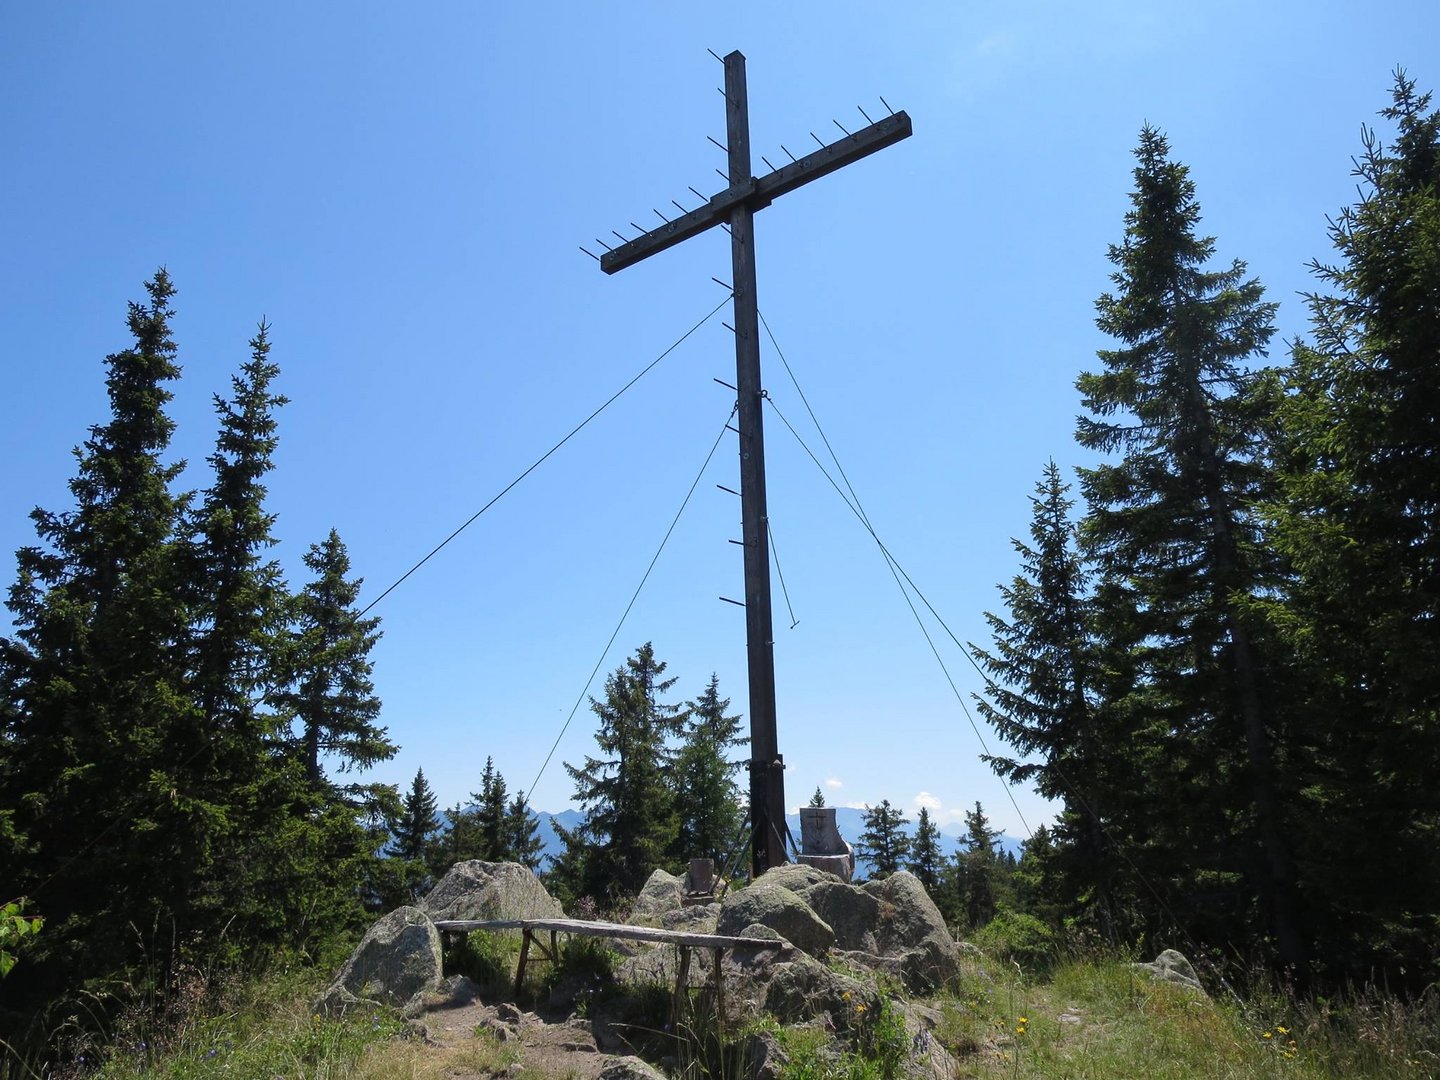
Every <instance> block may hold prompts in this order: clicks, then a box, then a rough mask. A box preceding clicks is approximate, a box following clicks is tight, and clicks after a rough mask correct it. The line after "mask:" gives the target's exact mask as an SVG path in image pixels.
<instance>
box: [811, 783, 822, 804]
mask: <svg viewBox="0 0 1440 1080" xmlns="http://www.w3.org/2000/svg"><path fill="white" fill-rule="evenodd" d="M824 805H825V793H824V792H823V791H821V790H820V785H819V784H816V785H815V794H814V795H811V796H810V806H811V808H812V809H815V810H819V809H821V808H823V807H824Z"/></svg>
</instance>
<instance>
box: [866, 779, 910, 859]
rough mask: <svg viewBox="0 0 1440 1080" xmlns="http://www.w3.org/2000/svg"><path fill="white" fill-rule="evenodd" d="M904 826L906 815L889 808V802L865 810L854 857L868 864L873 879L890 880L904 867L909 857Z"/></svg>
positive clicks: (908, 844) (883, 801)
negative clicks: (857, 849)
mask: <svg viewBox="0 0 1440 1080" xmlns="http://www.w3.org/2000/svg"><path fill="white" fill-rule="evenodd" d="M907 824H908V822H907V821H906V820H905V815H904V814H902V813H901V812H900V811H899V810H898V809H896V808H895V807H893V806H891V805H890V800H889V799H881V800H880V805H879V806H871V807H867V808H866V810H865V831H864V832H862V833H861V834H860V844H859V847H860V850H859V851H858V852H857V854H858V855H860V857H861V858H863V859H865V860H866V861H867V862H869V863H870V865H871V867H872V868H873V870H874V876H875V877H877V878H882V877H889V876H890V875H891V874H893V873H895V871H897V870H899V869H900V868H901V867H902V866H903V865H904V863H905V857H906V856H907V855H909V854H910V837H909V836H908V835H907V834H906V833H905V830H904V826H905V825H907Z"/></svg>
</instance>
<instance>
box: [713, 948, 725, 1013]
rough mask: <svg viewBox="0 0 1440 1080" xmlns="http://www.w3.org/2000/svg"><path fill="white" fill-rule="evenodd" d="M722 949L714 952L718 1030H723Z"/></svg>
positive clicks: (723, 981)
mask: <svg viewBox="0 0 1440 1080" xmlns="http://www.w3.org/2000/svg"><path fill="white" fill-rule="evenodd" d="M724 955H725V950H724V949H716V950H715V1016H716V1018H717V1019H718V1020H719V1021H720V1030H721V1031H722V1032H723V1031H724V1030H725V976H724V975H723V974H721V971H720V958H721V957H722V956H724Z"/></svg>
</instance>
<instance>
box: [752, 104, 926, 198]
mask: <svg viewBox="0 0 1440 1080" xmlns="http://www.w3.org/2000/svg"><path fill="white" fill-rule="evenodd" d="M913 132H914V128H913V125H912V124H911V123H910V117H909V115H908V114H907V113H905V112H904V111H901V112H898V113H896V114H895V115H894V116H887V117H886V118H885V119H884V120H877V121H876V122H875V123H873V124H871V125H870V126H869V127H863V128H861V129H860V130H859V131H857V132H855V133H854V134H853V135H847V136H845V138H843V139H838V140H837V141H835V142H833V143H829V144H827V145H825V146H822V147H819V148H817V149H816V150H815V151H813V152H812V153H809V154H805V155H804V156H803V157H801V158H800V160H799V161H796V162H793V163H792V164H790V165H786V166H785V167H784V168H781V169H776V170H775V171H774V172H772V173H768V174H766V175H765V176H762V177H761V178H760V179H759V180H757V181H756V182H755V198H754V205H755V209H757V210H758V209H760V208H761V207H763V206H769V205H770V202H771V200H773V199H778V198H779V197H780V196H781V195H785V194H788V193H789V192H791V191H794V190H795V189H796V188H798V187H801V186H803V185H805V184H808V183H810V181H812V180H818V179H820V177H822V176H826V175H828V174H830V173H832V172H834V171H835V170H836V169H841V168H844V167H845V166H846V165H849V164H850V163H851V162H854V161H859V160H860V159H861V158H863V157H869V156H870V155H871V154H873V153H875V152H876V151H877V150H883V149H885V147H887V146H893V145H894V144H895V143H897V142H899V141H900V140H901V139H908V138H909V137H910V136H911V134H913Z"/></svg>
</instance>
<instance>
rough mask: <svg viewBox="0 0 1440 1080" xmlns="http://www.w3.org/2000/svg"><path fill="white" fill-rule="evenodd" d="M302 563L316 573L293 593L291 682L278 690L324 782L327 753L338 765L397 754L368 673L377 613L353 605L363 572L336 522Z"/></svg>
mask: <svg viewBox="0 0 1440 1080" xmlns="http://www.w3.org/2000/svg"><path fill="white" fill-rule="evenodd" d="M305 565H306V566H307V567H308V568H309V569H310V571H311V572H312V573H313V574H314V578H313V580H311V581H310V582H309V583H308V584H307V585H306V586H305V588H304V590H303V592H301V594H300V595H299V596H298V597H297V598H296V605H295V629H294V632H293V634H292V638H291V641H290V644H289V648H288V655H287V664H288V672H287V674H288V685H287V686H286V688H285V689H284V690H283V691H281V692H280V693H279V694H278V695H277V697H278V700H279V702H280V704H281V706H282V708H283V709H284V710H285V712H286V714H287V715H288V716H289V717H290V718H291V719H292V722H293V724H294V726H295V728H296V729H297V730H296V731H295V733H294V742H293V746H294V750H295V753H296V754H297V756H298V760H299V761H300V763H301V765H302V766H303V768H304V770H305V776H306V777H307V779H308V780H309V782H310V783H311V785H312V786H314V787H316V788H320V787H323V786H324V785H325V784H326V782H327V781H326V778H325V772H324V769H323V767H322V765H321V762H322V759H323V758H325V757H329V758H332V759H333V760H334V762H335V768H336V770H337V771H338V772H341V773H346V772H350V771H351V770H365V769H368V768H370V766H372V765H374V764H375V763H376V762H380V761H386V760H388V759H389V758H391V757H393V756H394V754H395V745H394V744H393V743H391V742H390V740H389V739H388V738H387V737H386V732H385V729H384V728H383V727H381V726H380V725H379V724H378V723H377V722H376V721H377V720H378V719H379V716H380V699H379V698H378V697H377V696H376V695H375V686H374V683H373V682H372V680H371V677H370V676H371V672H372V670H373V668H374V665H373V663H372V662H371V660H370V650H371V649H372V648H374V646H375V643H376V642H377V641H378V640H379V639H380V631H379V629H378V627H379V625H380V620H379V619H378V618H373V617H372V618H361V617H360V615H359V614H358V613H357V612H356V610H355V604H356V601H357V599H358V597H359V595H360V585H361V579H359V578H354V579H351V578H350V577H349V574H350V556H349V554H348V552H346V550H345V544H344V541H342V540H341V539H340V534H339V533H337V532H336V531H335V530H334V529H331V530H330V534H329V536H327V537H326V538H325V540H324V541H323V542H322V543H319V544H312V545H311V546H310V550H309V551H307V552H306V554H305Z"/></svg>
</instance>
